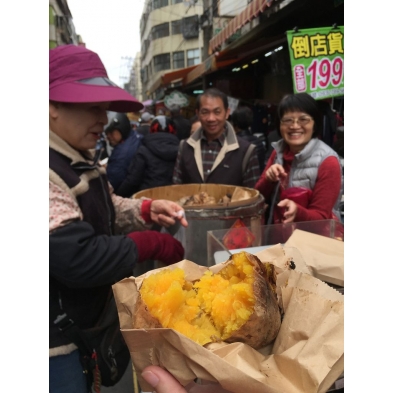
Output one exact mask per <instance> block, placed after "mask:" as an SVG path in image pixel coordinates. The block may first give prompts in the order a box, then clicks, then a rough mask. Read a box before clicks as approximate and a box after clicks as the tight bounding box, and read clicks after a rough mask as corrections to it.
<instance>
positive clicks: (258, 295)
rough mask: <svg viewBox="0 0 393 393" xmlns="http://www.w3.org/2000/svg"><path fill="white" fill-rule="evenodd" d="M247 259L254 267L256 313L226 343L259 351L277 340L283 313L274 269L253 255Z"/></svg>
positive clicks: (249, 255) (248, 255)
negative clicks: (276, 288) (240, 343)
mask: <svg viewBox="0 0 393 393" xmlns="http://www.w3.org/2000/svg"><path fill="white" fill-rule="evenodd" d="M231 258H232V257H231ZM247 258H248V259H249V261H250V262H252V264H253V265H254V276H255V282H254V288H253V291H254V294H255V301H256V303H255V306H254V313H253V314H252V315H251V316H250V318H249V319H248V321H247V322H246V323H245V324H244V325H243V326H242V327H241V328H240V329H238V330H237V331H235V332H233V333H232V335H231V337H229V338H228V339H226V340H225V342H228V343H233V342H242V343H244V344H247V345H249V346H251V347H253V348H255V349H259V348H261V347H263V346H265V345H267V344H269V343H271V342H272V341H273V340H274V339H275V338H276V336H277V334H278V331H279V330H280V326H281V312H280V309H279V306H278V302H277V296H276V294H275V282H276V276H275V271H274V267H273V266H272V265H270V266H267V265H266V264H263V263H262V262H261V261H260V260H259V259H258V258H257V257H256V256H254V255H252V254H247Z"/></svg>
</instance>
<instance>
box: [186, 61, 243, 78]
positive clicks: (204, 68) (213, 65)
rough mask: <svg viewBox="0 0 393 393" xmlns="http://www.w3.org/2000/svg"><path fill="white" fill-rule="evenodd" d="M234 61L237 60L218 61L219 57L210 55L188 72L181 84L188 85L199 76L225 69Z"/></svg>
mask: <svg viewBox="0 0 393 393" xmlns="http://www.w3.org/2000/svg"><path fill="white" fill-rule="evenodd" d="M236 61H237V59H228V60H220V55H211V56H209V57H208V58H207V59H206V60H205V61H204V62H203V63H201V64H199V65H198V66H197V67H196V68H194V69H193V70H192V71H191V72H189V73H188V74H187V75H186V77H185V78H184V80H183V83H184V85H188V84H189V83H191V82H192V81H194V80H195V79H197V78H199V77H200V76H202V75H204V74H207V73H209V72H213V71H216V70H218V69H220V68H222V67H226V66H228V65H230V64H232V63H234V62H236Z"/></svg>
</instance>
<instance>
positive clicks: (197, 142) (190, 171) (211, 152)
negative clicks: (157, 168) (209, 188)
mask: <svg viewBox="0 0 393 393" xmlns="http://www.w3.org/2000/svg"><path fill="white" fill-rule="evenodd" d="M196 112H197V115H198V118H199V120H200V122H201V125H202V126H201V127H200V128H199V129H198V130H197V131H195V132H194V133H193V134H192V135H191V136H190V137H189V138H188V139H187V140H185V141H182V142H181V143H180V147H179V152H178V155H177V160H176V165H175V169H174V172H173V183H175V184H189V183H218V184H230V185H235V186H244V187H251V188H253V187H254V186H255V183H256V182H257V180H258V178H259V176H260V168H259V163H258V157H257V153H256V150H255V146H254V145H252V144H250V143H249V142H247V141H246V140H243V139H241V138H237V136H236V133H235V131H234V129H233V127H232V125H231V124H230V123H229V122H228V121H227V119H228V116H229V114H230V109H229V107H228V97H227V96H226V95H225V94H224V93H223V92H221V91H220V90H218V89H215V88H212V89H208V90H206V91H205V92H204V93H203V94H201V95H200V96H198V98H197V101H196Z"/></svg>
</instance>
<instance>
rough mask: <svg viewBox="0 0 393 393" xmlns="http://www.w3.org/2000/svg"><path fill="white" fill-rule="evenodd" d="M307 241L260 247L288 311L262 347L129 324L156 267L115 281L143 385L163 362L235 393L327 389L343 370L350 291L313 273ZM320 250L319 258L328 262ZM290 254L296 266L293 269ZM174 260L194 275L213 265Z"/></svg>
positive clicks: (182, 376)
mask: <svg viewBox="0 0 393 393" xmlns="http://www.w3.org/2000/svg"><path fill="white" fill-rule="evenodd" d="M327 240H331V239H327ZM321 241H322V243H323V240H321ZM301 245H302V244H301V242H300V243H299V244H296V242H292V244H291V247H288V248H287V247H286V246H285V247H282V246H281V245H277V246H274V247H271V248H269V249H267V250H264V251H262V252H261V253H258V254H257V256H258V257H259V258H260V259H261V261H262V262H270V263H272V264H274V265H275V267H276V272H277V273H278V276H277V292H278V294H279V297H280V299H281V300H280V301H281V303H282V305H283V307H284V311H285V314H284V318H283V321H282V325H281V328H280V331H279V333H278V336H277V338H276V340H275V342H274V345H273V346H271V345H270V346H268V347H264V348H262V349H261V350H259V351H256V350H254V349H253V348H251V347H249V346H248V345H245V344H243V343H240V342H236V343H232V344H222V345H218V348H216V347H215V346H211V345H210V346H209V349H208V348H206V347H204V346H201V345H199V344H197V343H195V342H194V341H192V340H190V339H188V338H187V337H185V336H183V335H182V334H180V333H177V332H176V331H174V330H172V329H147V330H144V329H130V328H129V327H130V320H131V317H132V314H133V312H134V307H135V302H136V299H137V296H136V295H137V293H138V288H139V287H140V285H141V283H142V281H143V279H144V276H146V275H149V274H152V272H148V273H146V275H144V276H139V277H137V278H134V277H131V278H128V279H125V280H122V281H120V282H119V283H117V284H115V285H114V286H113V290H114V293H115V298H116V303H117V306H118V311H119V318H120V325H121V328H122V333H123V336H124V338H125V340H126V343H127V345H128V348H129V349H130V352H131V356H132V359H133V363H134V366H135V369H136V372H137V375H138V379H139V381H140V384H141V387H142V389H143V390H144V391H152V390H153V389H152V387H151V386H150V385H149V384H148V383H147V382H146V381H145V380H144V379H143V378H142V376H141V373H142V371H143V369H144V368H145V367H147V366H149V365H158V366H161V367H163V368H165V369H166V370H167V371H168V372H170V373H171V374H172V375H173V376H174V377H175V378H176V379H177V380H178V381H179V382H180V383H181V384H182V385H184V386H186V385H187V384H189V383H190V382H192V381H193V380H194V379H195V378H200V379H201V380H205V381H210V382H212V383H214V382H218V383H220V385H221V386H222V388H224V389H227V390H228V391H230V392H234V393H244V391H245V387H247V393H261V392H262V391H263V392H264V393H265V392H266V393H282V392H286V393H304V392H307V393H323V392H326V391H327V390H328V389H329V388H330V386H331V385H332V384H333V383H334V381H335V380H336V379H337V378H338V377H339V376H340V375H341V374H342V372H343V370H344V364H343V356H344V346H343V342H344V339H343V337H344V329H343V324H344V297H343V295H341V294H340V293H339V292H337V291H336V290H334V289H333V288H331V287H329V286H328V285H327V284H325V283H324V282H322V281H320V280H319V279H317V278H315V277H312V276H311V275H310V274H308V273H307V272H310V268H309V266H308V265H309V263H310V262H309V260H308V259H307V258H305V257H304V255H302V254H300V253H299V252H298V251H296V249H297V246H299V247H300V248H301ZM332 252H333V250H332ZM328 253H329V249H327V250H326V254H325V255H324V256H323V257H324V259H326V260H327V261H329V254H328ZM290 254H292V255H294V256H293V257H292V255H290ZM321 255H322V254H318V259H319V261H318V263H319V264H320V265H325V264H326V263H323V262H322V261H321V260H320V259H321V258H322V257H321ZM295 256H296V258H295ZM301 257H302V258H301ZM291 259H293V260H294V262H295V265H296V268H295V270H294V271H292V270H290V269H289V265H290V263H289V261H290V260H291ZM176 266H179V267H181V268H183V269H184V270H185V271H186V276H187V279H189V280H191V281H192V280H196V279H198V278H199V277H200V276H201V275H202V273H203V271H205V270H206V269H207V268H206V267H203V266H199V265H196V264H194V263H192V262H190V261H186V260H185V261H182V262H179V263H178V264H175V265H172V266H171V267H170V268H171V269H172V268H174V267H176ZM212 269H220V266H219V265H217V266H214V267H213V268H212Z"/></svg>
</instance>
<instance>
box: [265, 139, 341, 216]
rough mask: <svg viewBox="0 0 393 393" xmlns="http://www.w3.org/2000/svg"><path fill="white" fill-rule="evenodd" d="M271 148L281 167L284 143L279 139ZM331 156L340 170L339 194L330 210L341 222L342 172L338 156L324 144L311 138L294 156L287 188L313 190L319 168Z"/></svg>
mask: <svg viewBox="0 0 393 393" xmlns="http://www.w3.org/2000/svg"><path fill="white" fill-rule="evenodd" d="M272 146H273V147H274V149H275V150H276V152H277V157H276V163H277V164H280V165H283V163H284V160H283V153H284V148H285V145H284V141H283V140H282V139H280V140H279V141H278V142H273V143H272ZM331 156H333V157H336V158H337V161H338V163H339V164H340V168H341V186H340V193H339V195H338V198H337V200H336V203H335V205H334V207H333V210H332V212H333V214H334V215H335V216H336V217H337V218H338V219H340V220H341V215H340V211H339V204H340V201H341V197H342V195H343V192H344V190H343V188H344V179H343V170H342V165H341V162H340V158H339V156H338V154H337V153H336V152H335V151H334V150H333V149H332V148H330V147H329V146H328V145H327V144H326V143H324V142H322V141H321V140H319V139H317V138H313V139H311V140H310V142H308V144H307V145H306V147H305V148H304V149H303V150H302V151H301V152H300V153H298V154H295V158H294V159H293V162H292V166H291V171H290V175H289V179H288V187H305V188H308V189H310V190H313V188H314V186H315V181H316V179H317V175H318V168H319V166H320V165H321V164H322V162H323V161H324V160H325V159H326V158H327V157H331Z"/></svg>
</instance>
